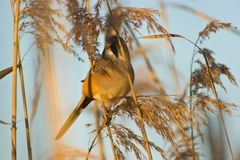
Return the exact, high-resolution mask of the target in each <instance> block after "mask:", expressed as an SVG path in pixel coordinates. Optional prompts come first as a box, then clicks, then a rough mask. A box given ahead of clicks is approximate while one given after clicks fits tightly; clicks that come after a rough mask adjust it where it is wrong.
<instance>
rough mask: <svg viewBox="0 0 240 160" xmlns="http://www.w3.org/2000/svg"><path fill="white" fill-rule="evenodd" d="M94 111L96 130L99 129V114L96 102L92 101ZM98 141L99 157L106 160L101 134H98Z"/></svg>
mask: <svg viewBox="0 0 240 160" xmlns="http://www.w3.org/2000/svg"><path fill="white" fill-rule="evenodd" d="M94 111H95V117H96V124H97V128H99V127H100V112H99V110H98V105H97V102H96V101H94ZM98 141H99V143H98V144H99V150H100V156H101V159H102V160H104V159H106V156H105V152H104V145H103V140H102V135H101V132H100V133H99V134H98Z"/></svg>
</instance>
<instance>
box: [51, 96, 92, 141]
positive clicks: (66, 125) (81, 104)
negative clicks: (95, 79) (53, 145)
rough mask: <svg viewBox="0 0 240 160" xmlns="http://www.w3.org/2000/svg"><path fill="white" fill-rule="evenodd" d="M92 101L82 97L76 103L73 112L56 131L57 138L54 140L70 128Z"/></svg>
mask: <svg viewBox="0 0 240 160" xmlns="http://www.w3.org/2000/svg"><path fill="white" fill-rule="evenodd" d="M91 101H92V99H90V98H87V97H82V98H81V99H80V101H79V102H78V104H77V106H76V108H75V109H74V110H73V112H72V113H71V114H70V116H69V117H68V119H67V121H66V122H65V123H64V124H63V126H62V127H61V129H60V130H59V131H58V133H57V136H56V137H55V139H56V140H57V139H59V138H61V137H62V136H63V135H64V134H65V132H66V131H67V130H68V129H69V128H70V127H71V126H72V124H73V122H75V120H76V119H77V117H78V116H79V115H80V114H81V112H82V110H83V109H84V108H85V107H87V105H88V104H89V103H90V102H91Z"/></svg>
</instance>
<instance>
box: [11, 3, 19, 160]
mask: <svg viewBox="0 0 240 160" xmlns="http://www.w3.org/2000/svg"><path fill="white" fill-rule="evenodd" d="M19 8H20V0H16V10H15V14H14V15H13V16H14V24H13V25H14V42H13V74H12V128H11V130H12V160H16V159H17V149H16V142H17V127H16V116H17V51H18V43H19V42H18V20H19Z"/></svg>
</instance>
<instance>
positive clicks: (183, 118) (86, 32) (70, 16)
mask: <svg viewBox="0 0 240 160" xmlns="http://www.w3.org/2000/svg"><path fill="white" fill-rule="evenodd" d="M11 4H12V12H13V13H14V17H15V18H14V27H15V29H14V33H15V34H14V38H15V39H14V44H15V45H14V56H13V57H14V61H13V66H12V67H9V68H6V69H4V70H2V71H1V72H0V79H2V78H4V77H5V76H6V75H8V74H9V73H11V72H12V73H13V99H12V103H13V107H12V108H13V109H12V111H13V113H12V118H13V120H12V123H8V122H5V121H2V120H0V123H1V124H3V125H11V126H12V135H13V137H12V145H13V146H12V159H16V142H17V141H16V96H17V95H16V93H17V92H16V87H17V83H16V82H17V81H16V80H17V77H16V73H17V69H18V70H19V72H20V77H21V85H22V88H21V89H22V96H23V97H22V99H23V102H24V105H23V106H24V111H25V112H24V114H25V123H26V135H27V140H28V141H27V142H28V143H27V144H28V158H29V159H32V157H35V156H34V155H32V149H31V148H32V146H31V145H32V144H31V139H30V127H29V118H28V112H27V109H28V108H27V98H28V97H26V95H25V89H24V88H25V85H28V84H27V83H26V84H24V75H23V71H22V69H23V68H22V63H21V62H22V60H23V58H22V59H21V56H20V49H19V48H18V47H19V41H18V37H19V36H20V35H21V36H24V35H25V34H30V35H32V37H33V38H34V41H35V42H34V43H33V45H36V47H37V48H38V49H39V50H40V53H42V54H38V55H37V56H38V57H37V59H38V63H37V65H36V66H37V67H36V70H35V74H36V77H38V76H39V74H41V73H44V78H43V79H42V80H41V79H39V78H36V79H35V87H36V88H35V92H34V93H35V94H34V96H33V97H34V98H33V103H32V104H33V106H34V108H33V109H32V114H31V120H30V121H31V122H33V120H34V118H35V116H36V115H37V113H38V109H39V108H38V103H39V100H40V95H41V94H40V93H41V92H42V86H43V87H45V90H44V91H45V94H46V95H47V96H48V97H49V99H47V101H48V103H49V106H51V107H50V108H49V114H50V116H51V119H48V121H49V122H50V125H49V126H50V127H51V131H50V132H51V134H52V135H51V136H50V137H53V134H54V133H55V131H56V128H57V125H58V124H59V122H60V121H59V119H60V117H59V116H60V114H59V110H60V108H59V101H58V96H57V94H58V93H57V86H56V83H55V82H56V78H55V76H54V75H55V73H54V68H53V65H52V55H51V54H52V53H51V46H53V45H55V44H58V45H59V46H61V48H62V50H64V51H66V52H68V53H72V54H73V55H74V56H76V57H77V58H79V59H81V56H82V55H80V53H78V52H77V50H78V49H79V48H81V49H82V50H83V51H84V52H86V53H87V56H88V58H89V60H90V64H93V63H94V60H95V59H96V57H98V56H99V54H100V51H99V44H100V43H99V37H100V35H103V34H106V39H107V37H108V36H110V35H111V34H113V32H114V33H115V34H118V35H121V36H122V37H124V39H125V40H127V42H128V45H129V46H128V47H129V48H130V50H134V49H135V48H136V49H135V50H137V51H138V53H137V54H139V55H140V56H141V58H142V59H143V61H144V63H145V65H146V68H147V70H148V71H149V73H150V74H149V75H150V78H151V79H152V81H153V82H154V84H155V86H154V85H153V83H152V82H149V80H145V81H144V83H143V82H137V85H136V86H137V89H139V88H140V90H143V91H144V90H147V89H149V88H150V87H151V88H153V87H154V89H155V90H158V91H159V94H157V95H137V93H136V92H135V89H134V87H133V86H134V85H133V84H132V83H131V80H130V81H129V83H130V86H131V92H132V96H127V97H122V99H121V100H120V101H119V102H118V103H116V104H114V105H113V106H112V107H111V109H109V110H106V109H105V108H104V106H103V116H104V118H103V120H102V119H101V118H100V115H101V114H99V112H98V109H97V108H96V110H95V112H96V114H95V116H96V123H97V125H96V128H95V129H94V131H93V133H94V134H95V135H96V136H95V138H94V139H93V141H91V145H90V147H89V149H88V151H82V150H79V149H75V148H72V147H68V146H65V145H63V144H62V142H56V143H54V144H53V145H52V146H51V147H53V154H52V155H51V157H49V159H68V158H76V157H86V159H88V158H91V159H98V158H99V157H101V159H105V158H106V155H105V153H106V148H110V147H109V146H110V145H109V146H104V145H103V141H104V140H105V139H104V138H103V137H104V136H107V137H109V140H110V144H111V147H112V151H113V157H114V159H116V160H117V159H120V160H123V159H128V157H127V154H126V152H127V153H128V152H132V153H134V155H135V157H136V158H137V159H155V157H152V151H153V150H154V151H156V152H158V153H159V155H160V157H161V158H162V159H198V158H200V159H201V155H202V153H200V152H199V151H198V146H199V145H198V144H197V142H198V139H199V137H200V138H202V139H203V138H204V137H203V133H202V131H201V128H202V126H204V125H205V124H207V123H208V121H207V120H208V114H209V113H214V114H216V115H218V114H219V115H220V116H219V117H220V125H221V127H222V128H223V130H224V135H225V136H226V139H227V144H228V147H229V149H230V153H231V159H232V160H234V159H235V157H234V153H233V149H232V145H231V142H230V140H229V135H228V132H227V129H226V125H225V121H224V117H223V113H229V114H230V115H234V113H235V110H236V109H238V108H239V106H238V105H236V104H234V103H229V102H226V101H224V100H221V99H220V98H219V97H218V92H217V90H216V86H219V87H221V88H223V90H224V91H227V88H226V87H225V86H224V84H223V81H222V75H224V76H226V77H227V78H228V80H229V81H230V82H231V83H232V84H233V85H237V82H236V79H235V78H234V75H233V74H232V73H231V71H230V69H229V68H228V66H227V65H225V64H222V63H218V62H217V61H216V59H215V58H214V52H213V51H212V50H210V49H208V48H202V47H200V45H201V43H203V42H204V40H205V39H206V38H210V35H211V33H213V32H214V33H216V32H217V31H218V30H220V29H227V30H230V31H233V32H234V33H236V34H239V33H238V31H237V30H236V29H235V28H234V27H233V26H232V25H231V24H230V23H223V22H220V21H217V20H215V19H213V18H212V17H209V16H208V15H206V14H204V13H202V12H200V11H197V10H195V9H193V8H190V7H188V6H184V5H181V4H178V3H164V1H163V0H161V1H160V4H161V8H160V9H161V10H162V11H163V12H162V13H163V20H164V23H165V24H164V25H162V24H161V23H160V22H159V19H160V18H161V14H160V12H159V10H153V9H149V8H134V7H124V6H121V5H120V4H121V2H120V1H118V0H115V1H103V0H97V1H96V3H95V4H92V5H91V4H90V1H87V0H83V1H77V0H65V1H62V0H30V1H16V2H15V1H11ZM14 6H16V11H14ZM53 6H55V7H56V6H61V7H63V8H64V9H65V11H66V12H63V11H62V10H63V9H62V10H58V9H56V8H54V7H53ZM111 6H116V7H115V8H113V9H112V8H111ZM169 6H174V7H178V8H181V9H184V10H186V11H189V12H191V13H193V14H195V15H197V16H199V17H201V18H204V19H206V20H208V21H210V22H209V23H208V25H207V26H206V27H205V28H204V29H203V30H202V31H201V32H199V34H198V35H197V40H196V42H195V43H194V42H193V41H191V40H189V39H187V38H186V37H184V36H182V35H179V34H170V33H168V31H167V30H168V29H165V28H164V27H163V26H165V27H167V26H168V24H167V16H166V14H167V11H166V7H169ZM18 7H20V8H19V12H18V11H17V10H18ZM103 8H104V9H105V8H108V13H107V15H103V14H105V12H104V11H103V10H104V9H103ZM18 13H19V15H18ZM18 17H19V19H18ZM61 20H63V21H64V23H63V22H62V21H61ZM66 20H67V23H68V25H66V24H65V23H66ZM18 24H19V25H18ZM69 24H70V27H69ZM18 27H19V28H18ZM142 29H146V30H147V31H148V33H149V34H151V33H153V35H147V36H142V35H141V30H142ZM18 32H19V33H18ZM137 34H138V35H140V36H141V38H145V39H166V42H167V46H166V47H169V48H170V49H169V52H174V53H175V48H174V45H173V43H172V41H171V39H172V38H181V39H184V40H187V41H188V42H190V45H192V44H193V45H194V49H193V56H192V62H191V68H190V77H191V78H190V81H189V84H187V85H186V86H189V88H186V89H185V90H184V92H183V93H179V92H180V89H178V93H177V94H176V95H168V93H167V88H166V87H165V86H164V84H163V83H162V80H161V79H159V78H158V74H159V73H158V72H157V71H156V70H155V69H154V67H153V64H152V62H151V60H150V59H149V58H148V54H147V53H146V51H145V49H144V47H143V45H142V44H141V42H140V40H139V38H138V36H137ZM119 45H120V46H121V42H119ZM31 47H32V46H31ZM120 50H122V49H121V47H120ZM17 53H18V58H17ZM135 54H136V53H135ZM196 57H197V58H198V59H197V58H196ZM170 66H171V67H172V70H171V71H172V75H173V76H174V79H175V82H176V86H177V87H178V88H180V83H179V79H178V73H177V70H176V68H175V64H174V61H173V59H171V62H170ZM136 76H141V75H138V74H137V75H136ZM25 79H26V78H25ZM43 81H44V83H43ZM188 89H189V93H188V92H187V90H188ZM102 105H103V104H102ZM118 118H125V119H127V120H129V121H132V122H134V123H135V124H136V126H137V127H138V129H139V130H140V131H141V133H142V135H138V134H137V133H135V132H134V131H133V128H131V127H129V126H128V127H126V125H124V124H120V123H119V122H117V121H116V119H118ZM101 120H102V121H101ZM145 127H147V128H148V129H146V128H145ZM149 129H151V130H152V131H154V133H155V134H156V135H158V136H160V137H161V138H162V139H163V140H164V142H166V143H167V144H168V145H169V146H170V147H169V148H170V150H168V149H166V148H163V147H161V146H158V145H157V144H156V143H155V142H154V141H150V140H149V137H148V135H147V131H148V130H149ZM105 131H107V134H105V133H106V132H105ZM210 131H211V130H210ZM211 136H212V131H211V132H209V137H210V144H211V148H212V153H213V154H215V151H214V145H213V143H214V142H213V141H211V140H212V139H213V138H212V137H211ZM97 139H98V141H99V143H100V145H99V147H100V148H99V149H100V150H101V152H100V153H101V155H100V156H98V155H95V154H92V153H91V152H92V149H93V148H94V147H95V146H96V143H98V142H97ZM79 143H81V142H80V141H79ZM104 149H105V150H104ZM143 149H145V151H146V153H144V152H142V151H143ZM35 152H36V151H35ZM33 153H34V152H33ZM146 155H147V156H146ZM213 157H214V156H213ZM33 159H34V158H33Z"/></svg>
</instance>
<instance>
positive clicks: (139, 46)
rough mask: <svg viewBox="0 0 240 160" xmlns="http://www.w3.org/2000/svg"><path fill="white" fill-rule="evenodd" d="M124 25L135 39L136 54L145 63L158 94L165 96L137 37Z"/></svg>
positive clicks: (161, 85)
mask: <svg viewBox="0 0 240 160" xmlns="http://www.w3.org/2000/svg"><path fill="white" fill-rule="evenodd" d="M125 24H126V26H127V27H128V29H129V31H130V32H131V34H132V36H133V38H134V39H135V41H136V44H137V49H138V52H139V53H140V55H141V56H142V57H143V59H144V61H145V64H146V66H147V68H148V70H149V72H150V74H151V76H152V79H153V81H154V82H155V84H156V85H157V87H158V89H159V92H160V93H161V94H162V95H167V92H166V91H165V89H164V87H163V84H162V82H161V81H160V80H159V79H158V77H157V73H156V71H155V70H154V68H153V67H152V65H151V62H150V60H149V59H148V57H147V54H146V52H145V50H144V48H143V47H142V46H141V44H140V42H139V41H138V39H137V37H136V36H135V34H134V32H133V30H132V29H131V27H130V25H129V24H128V23H127V22H126V23H125ZM166 98H167V96H166Z"/></svg>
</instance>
